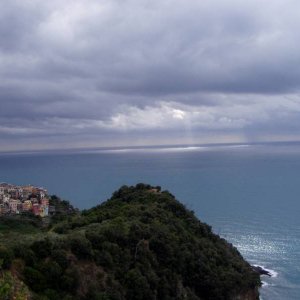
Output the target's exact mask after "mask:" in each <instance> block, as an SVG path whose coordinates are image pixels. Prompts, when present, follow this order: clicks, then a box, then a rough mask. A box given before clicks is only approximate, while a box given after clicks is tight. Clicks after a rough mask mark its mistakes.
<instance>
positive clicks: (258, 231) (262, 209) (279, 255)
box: [0, 144, 300, 300]
mask: <svg viewBox="0 0 300 300" xmlns="http://www.w3.org/2000/svg"><path fill="white" fill-rule="evenodd" d="M1 181H4V182H9V183H14V184H19V185H24V184H33V185H40V186H44V187H46V188H47V189H48V190H49V192H50V193H51V194H57V195H59V196H61V197H63V198H65V199H68V200H70V201H71V202H72V203H73V204H74V205H75V206H77V207H79V208H89V207H91V206H94V205H96V204H98V203H100V202H102V201H104V200H106V199H107V198H109V197H110V195H111V194H112V192H113V191H114V190H116V189H117V188H119V187H120V186H121V185H123V184H127V185H130V184H136V183H138V182H145V183H150V184H153V185H161V186H162V188H163V189H168V190H169V191H170V192H172V193H173V194H174V195H175V196H176V197H177V199H179V200H181V201H182V202H184V203H185V204H186V205H187V207H188V208H190V209H192V210H194V211H195V213H196V215H197V216H198V217H199V218H200V219H201V220H202V221H205V222H207V223H209V224H210V225H212V226H213V229H214V231H215V232H216V233H218V234H220V235H222V236H224V237H225V238H226V239H227V240H229V241H231V242H232V243H233V244H234V245H235V246H236V247H237V248H238V249H239V250H240V252H241V253H242V254H243V256H244V257H245V258H246V259H248V260H249V261H250V262H251V263H253V264H258V265H263V266H265V267H266V268H268V269H271V270H273V271H274V272H273V274H274V276H273V277H272V278H263V281H264V282H265V285H264V287H263V288H262V289H261V298H262V299H264V300H268V299H269V300H277V299H278V300H279V299H280V300H285V299H287V300H293V299H300V218H299V216H300V146H299V145H297V144H290V145H284V144H281V145H252V146H247V147H237V146H226V147H206V148H201V147H199V148H197V147H196V148H178V149H139V150H128V151H125V150H124V151H98V152H96V151H94V152H92V151H91V152H86V153H68V154H66V153H64V154H59V153H57V154H55V153H52V154H18V155H0V182H1Z"/></svg>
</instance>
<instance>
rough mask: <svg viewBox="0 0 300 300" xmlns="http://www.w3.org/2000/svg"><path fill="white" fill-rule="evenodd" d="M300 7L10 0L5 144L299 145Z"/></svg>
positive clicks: (283, 2)
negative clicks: (278, 142) (296, 142)
mask: <svg viewBox="0 0 300 300" xmlns="http://www.w3.org/2000/svg"><path fill="white" fill-rule="evenodd" d="M299 28H300V2H299V1H292V0H272V1H261V0H244V1H234V0H209V1H208V0H207V1H206V0H201V1H200V0H199V1H197V0H182V1H181V0H176V1H175V0H159V1H158V0H157V1H156V0H148V1H147V0H105V1H104V0H72V1H68V0H65V1H56V0H52V1H44V0H10V1H6V0H0V76H1V80H0V150H2V151H4V150H20V149H48V148H49V149H51V148H70V147H94V146H128V145H151V144H153V145H156V144H180V143H181V144H182V143H222V142H246V143H248V142H253V141H273V140H300V134H299V133H300V94H299V92H300V30H299Z"/></svg>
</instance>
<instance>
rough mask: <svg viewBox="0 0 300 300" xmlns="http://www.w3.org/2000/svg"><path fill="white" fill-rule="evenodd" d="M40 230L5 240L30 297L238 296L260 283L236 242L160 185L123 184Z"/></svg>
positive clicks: (8, 264)
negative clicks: (9, 243)
mask: <svg viewBox="0 0 300 300" xmlns="http://www.w3.org/2000/svg"><path fill="white" fill-rule="evenodd" d="M37 237H38V238H35V239H33V240H30V241H29V240H27V241H24V242H22V241H19V242H17V243H14V244H13V245H12V246H10V247H8V246H1V247H0V259H1V260H0V262H1V268H2V269H7V270H10V271H11V272H12V273H14V274H16V275H17V276H18V278H19V279H20V280H22V281H23V282H24V283H25V284H26V285H27V286H28V287H29V289H30V290H31V291H32V295H33V299H44V300H47V299H49V300H54V299H55V300H56V299H65V300H68V299H80V300H81V299H86V300H87V299H89V300H93V299H99V300H100V299H116V300H117V299H129V300H130V299H132V300H138V299H140V300H142V299H145V300H147V299H149V300H152V299H153V300H154V299H195V300H196V299H216V300H217V299H234V298H235V297H236V296H237V295H242V294H243V293H246V292H248V291H249V290H254V291H256V289H257V287H258V286H259V284H260V279H259V275H258V274H257V273H255V272H254V271H252V269H251V267H250V265H249V264H248V263H247V262H245V261H244V260H243V258H242V257H241V255H240V254H239V252H238V251H237V250H236V249H235V248H234V247H233V246H232V245H230V244H228V243H227V242H226V241H225V240H223V239H221V238H220V237H218V236H217V235H215V234H213V233H212V231H211V228H210V227H209V226H208V225H206V224H204V223H201V222H200V221H199V220H198V219H197V218H196V217H195V216H194V214H193V213H192V212H191V211H188V210H187V209H186V208H185V207H184V206H183V205H182V204H181V203H179V202H178V201H177V200H175V198H174V196H173V195H171V194H170V193H169V192H166V191H164V192H161V191H160V188H159V187H155V188H154V187H151V186H148V185H144V184H138V185H136V186H135V187H127V186H123V187H121V188H120V189H119V190H118V191H116V192H115V193H114V194H113V196H112V198H111V199H109V200H108V201H106V202H104V203H102V204H101V205H99V206H97V207H94V208H92V209H90V210H85V211H83V212H82V213H81V214H78V213H77V214H72V215H71V216H70V215H69V216H67V217H66V218H63V217H62V215H61V216H60V218H59V220H56V221H55V222H54V223H52V224H50V228H49V229H48V230H47V232H43V237H41V236H40V235H37ZM0 291H1V281H0ZM7 299H10V298H7Z"/></svg>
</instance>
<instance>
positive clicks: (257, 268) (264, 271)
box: [252, 265, 272, 277]
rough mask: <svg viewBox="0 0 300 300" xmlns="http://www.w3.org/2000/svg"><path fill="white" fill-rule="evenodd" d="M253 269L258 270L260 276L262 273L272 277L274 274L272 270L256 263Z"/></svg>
mask: <svg viewBox="0 0 300 300" xmlns="http://www.w3.org/2000/svg"><path fill="white" fill-rule="evenodd" d="M252 269H253V270H254V271H255V272H257V273H258V274H259V275H260V276H261V275H266V276H269V277H272V274H271V272H270V271H268V270H266V269H264V268H263V267H262V266H256V265H253V266H252Z"/></svg>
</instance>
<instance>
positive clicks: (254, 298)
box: [231, 288, 259, 300]
mask: <svg viewBox="0 0 300 300" xmlns="http://www.w3.org/2000/svg"><path fill="white" fill-rule="evenodd" d="M231 300H259V293H258V288H252V289H250V290H248V291H247V292H244V293H241V294H239V295H237V296H235V297H233V298H232V299H231Z"/></svg>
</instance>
